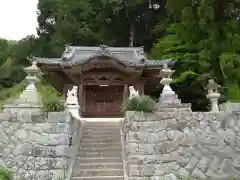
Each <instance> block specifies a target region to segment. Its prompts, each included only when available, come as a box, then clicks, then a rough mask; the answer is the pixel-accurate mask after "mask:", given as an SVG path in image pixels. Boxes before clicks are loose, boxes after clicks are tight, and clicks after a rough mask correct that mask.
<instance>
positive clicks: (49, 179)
mask: <svg viewBox="0 0 240 180" xmlns="http://www.w3.org/2000/svg"><path fill="white" fill-rule="evenodd" d="M79 126H80V122H79V121H76V120H73V119H72V118H71V117H70V115H69V113H68V112H58V113H43V112H33V111H32V112H31V111H19V110H17V111H16V109H7V111H5V112H4V113H2V114H1V117H0V166H3V167H7V168H9V169H10V170H11V171H12V172H13V175H14V179H16V180H29V179H34V180H63V179H64V178H65V176H66V171H67V169H68V168H69V167H68V164H69V161H70V154H71V149H72V148H69V143H70V137H73V138H72V146H73V147H74V146H75V143H76V139H77V134H78V130H79Z"/></svg>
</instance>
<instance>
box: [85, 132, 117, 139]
mask: <svg viewBox="0 0 240 180" xmlns="http://www.w3.org/2000/svg"><path fill="white" fill-rule="evenodd" d="M105 138H112V139H113V138H121V136H120V134H100V135H99V134H92V133H87V134H83V139H105Z"/></svg>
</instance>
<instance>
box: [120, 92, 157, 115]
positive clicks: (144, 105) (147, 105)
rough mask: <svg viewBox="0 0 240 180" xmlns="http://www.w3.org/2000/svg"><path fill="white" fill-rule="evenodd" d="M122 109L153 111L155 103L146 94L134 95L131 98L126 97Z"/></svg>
mask: <svg viewBox="0 0 240 180" xmlns="http://www.w3.org/2000/svg"><path fill="white" fill-rule="evenodd" d="M122 109H123V111H124V112H126V111H141V112H149V113H150V112H154V111H155V110H156V103H155V101H154V100H153V99H152V98H151V97H150V96H146V95H140V96H135V97H133V98H132V99H127V100H126V101H125V102H124V103H123V105H122Z"/></svg>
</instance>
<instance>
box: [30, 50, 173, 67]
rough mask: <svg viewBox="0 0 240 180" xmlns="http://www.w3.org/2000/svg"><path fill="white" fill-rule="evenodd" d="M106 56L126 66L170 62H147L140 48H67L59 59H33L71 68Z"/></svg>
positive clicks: (166, 61) (155, 64)
mask: <svg viewBox="0 0 240 180" xmlns="http://www.w3.org/2000/svg"><path fill="white" fill-rule="evenodd" d="M99 56H107V57H110V58H113V59H116V60H118V61H120V62H121V63H123V64H125V65H128V66H137V67H139V66H140V67H142V66H162V65H163V64H165V63H168V64H169V63H172V62H173V61H171V60H148V59H147V58H146V56H145V54H144V52H143V48H142V47H136V48H135V47H134V48H132V47H107V46H105V45H102V46H100V47H84V46H68V47H66V49H65V51H64V53H63V55H62V57H61V58H36V57H35V58H33V59H32V60H34V61H36V62H37V63H39V64H49V65H50V64H52V65H60V66H73V65H77V64H83V63H85V62H87V61H88V60H90V59H93V58H94V57H99Z"/></svg>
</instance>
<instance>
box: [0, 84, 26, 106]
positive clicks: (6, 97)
mask: <svg viewBox="0 0 240 180" xmlns="http://www.w3.org/2000/svg"><path fill="white" fill-rule="evenodd" d="M26 87H27V81H25V80H24V81H22V82H21V83H19V84H16V85H14V86H12V87H10V88H2V89H1V90H0V109H1V110H2V109H3V105H4V104H6V103H8V102H12V101H14V100H15V99H16V98H18V96H19V95H20V94H21V92H22V91H24V89H25V88H26Z"/></svg>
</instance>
